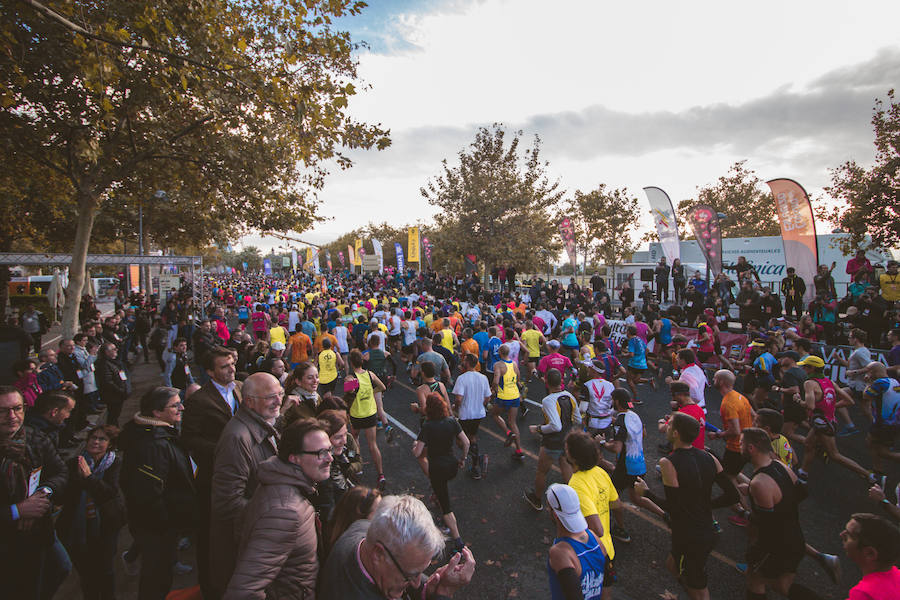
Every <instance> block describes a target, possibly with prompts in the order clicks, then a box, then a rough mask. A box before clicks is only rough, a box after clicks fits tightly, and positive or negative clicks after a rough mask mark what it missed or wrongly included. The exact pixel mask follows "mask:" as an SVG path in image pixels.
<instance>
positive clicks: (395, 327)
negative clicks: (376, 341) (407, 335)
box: [386, 315, 401, 335]
mask: <svg viewBox="0 0 900 600" xmlns="http://www.w3.org/2000/svg"><path fill="white" fill-rule="evenodd" d="M400 323H401V319H400V317H398V316H397V315H391V316H390V317H388V320H387V323H386V324H387V328H388V335H400Z"/></svg>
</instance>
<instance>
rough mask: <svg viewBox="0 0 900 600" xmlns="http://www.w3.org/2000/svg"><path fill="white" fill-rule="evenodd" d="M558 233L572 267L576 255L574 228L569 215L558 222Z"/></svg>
mask: <svg viewBox="0 0 900 600" xmlns="http://www.w3.org/2000/svg"><path fill="white" fill-rule="evenodd" d="M559 234H560V235H561V236H562V239H563V242H564V243H565V245H566V253H567V254H568V255H569V262H571V263H572V268H573V269H574V268H575V263H576V262H577V260H578V257H577V256H576V255H575V229H574V228H573V227H572V221H571V220H570V219H569V217H566V218H564V219H563V220H562V221H560V222H559Z"/></svg>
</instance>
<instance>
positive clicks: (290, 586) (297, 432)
mask: <svg viewBox="0 0 900 600" xmlns="http://www.w3.org/2000/svg"><path fill="white" fill-rule="evenodd" d="M331 451H332V447H331V441H330V440H329V438H328V433H327V432H326V431H325V429H324V428H323V427H322V425H321V424H320V423H319V422H318V421H315V420H313V419H302V420H300V421H296V422H294V423H292V424H291V425H290V426H288V428H287V429H285V430H284V433H283V434H282V436H281V441H280V442H279V448H278V456H273V457H272V458H269V459H267V460H266V461H264V462H263V463H262V464H260V465H259V469H258V470H257V478H258V480H259V487H258V488H257V489H256V492H255V493H254V494H253V498H252V499H251V500H250V504H248V505H247V508H246V510H245V511H244V515H243V526H242V528H241V541H240V545H239V548H238V559H237V564H236V565H235V568H234V574H233V575H232V576H231V581H230V582H229V583H228V589H227V590H226V592H225V600H239V599H240V600H245V599H259V600H262V599H264V598H265V599H269V600H273V599H277V598H292V599H297V598H301V599H303V600H315V597H316V577H317V576H318V574H319V559H318V556H317V553H316V550H317V545H318V539H317V532H316V512H315V509H314V508H313V505H312V503H311V502H310V497H311V496H312V495H313V494H314V493H315V485H316V483H318V482H320V481H324V480H326V479H328V477H329V475H330V473H331V461H332V458H331Z"/></svg>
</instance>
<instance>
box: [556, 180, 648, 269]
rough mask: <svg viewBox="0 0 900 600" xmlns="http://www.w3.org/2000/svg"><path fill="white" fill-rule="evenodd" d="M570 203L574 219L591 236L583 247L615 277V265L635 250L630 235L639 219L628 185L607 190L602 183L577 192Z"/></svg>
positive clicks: (635, 201) (635, 244)
mask: <svg viewBox="0 0 900 600" xmlns="http://www.w3.org/2000/svg"><path fill="white" fill-rule="evenodd" d="M569 206H570V208H571V210H572V214H573V215H574V220H575V221H576V222H577V223H579V224H580V225H579V226H580V227H582V228H583V229H584V230H585V231H588V232H590V234H591V236H592V237H591V238H590V239H586V242H584V243H583V246H584V247H587V248H588V249H590V251H591V252H592V254H593V256H594V257H596V259H597V260H598V261H600V262H601V263H602V264H604V265H606V266H609V267H612V270H613V279H614V280H615V268H616V266H617V265H619V264H620V263H622V262H624V261H625V260H626V259H628V258H629V257H630V256H631V255H632V254H634V252H635V250H637V243H636V242H635V240H634V238H633V235H634V233H635V232H636V231H637V227H638V225H639V219H640V210H639V209H638V200H637V198H635V197H634V196H631V195H629V193H628V189H627V188H622V189H615V190H608V189H607V188H606V185H605V184H603V183H601V184H600V185H599V186H597V189H595V190H592V191H590V192H587V193H583V192H581V191H580V190H579V191H576V192H575V198H574V199H573V200H571V201H570V202H569Z"/></svg>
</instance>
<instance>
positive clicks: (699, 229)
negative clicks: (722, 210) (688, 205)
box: [688, 204, 722, 276]
mask: <svg viewBox="0 0 900 600" xmlns="http://www.w3.org/2000/svg"><path fill="white" fill-rule="evenodd" d="M688 220H689V221H690V223H691V229H693V230H694V237H696V238H697V244H698V245H699V246H700V251H701V252H703V256H705V257H706V264H708V265H709V270H710V271H712V274H713V276H716V275H718V274H719V273H721V272H722V230H721V229H720V228H719V213H718V212H716V209H714V208H713V207H712V206H709V205H708V204H701V205H700V206H697V207H695V208H694V210H693V211H691V214H690V217H689V219H688Z"/></svg>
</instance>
